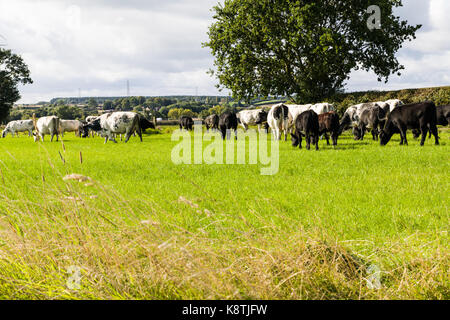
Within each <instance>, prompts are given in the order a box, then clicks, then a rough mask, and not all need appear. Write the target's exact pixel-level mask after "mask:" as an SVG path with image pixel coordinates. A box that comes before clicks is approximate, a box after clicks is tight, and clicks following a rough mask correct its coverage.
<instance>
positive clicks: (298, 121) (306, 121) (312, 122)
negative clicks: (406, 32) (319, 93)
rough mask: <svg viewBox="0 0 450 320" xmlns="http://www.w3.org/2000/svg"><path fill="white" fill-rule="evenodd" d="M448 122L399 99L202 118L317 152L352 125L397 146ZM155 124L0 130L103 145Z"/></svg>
mask: <svg viewBox="0 0 450 320" xmlns="http://www.w3.org/2000/svg"><path fill="white" fill-rule="evenodd" d="M449 122H450V105H446V106H438V107H436V106H435V104H434V103H433V102H422V103H414V104H403V103H402V101H400V100H388V101H384V102H370V103H362V104H358V105H355V106H351V107H349V108H348V109H347V110H346V111H345V113H344V115H343V116H342V118H339V116H338V114H337V113H336V111H335V108H334V106H333V105H332V104H329V103H320V104H314V105H312V104H308V105H290V104H283V103H281V104H277V105H274V106H272V107H271V108H270V109H269V110H266V109H256V110H244V111H240V112H238V113H233V112H225V113H223V114H221V115H220V116H219V115H211V116H209V117H207V118H206V119H205V120H204V121H203V123H204V124H205V126H206V130H207V131H209V130H210V129H212V130H218V131H220V133H221V135H222V138H223V139H225V138H228V139H230V136H231V131H232V130H233V131H234V132H235V136H236V138H237V127H238V125H239V124H240V125H241V126H242V127H243V128H244V130H245V131H247V130H248V128H249V126H251V125H255V126H258V130H261V126H264V128H265V130H266V132H268V130H269V128H270V129H271V131H272V134H273V138H274V139H276V140H281V137H282V134H283V133H284V140H285V141H286V140H287V137H288V133H289V134H290V135H291V140H292V145H293V146H294V147H296V146H299V147H300V148H301V147H302V138H303V137H305V141H306V148H307V149H308V150H309V149H310V145H311V144H312V145H315V148H316V150H318V148H319V146H318V141H319V136H321V135H323V136H325V139H326V141H327V144H328V145H329V144H330V143H329V137H328V135H330V136H331V140H332V143H333V145H334V146H336V145H337V141H338V137H339V135H341V133H342V132H343V131H344V130H347V129H352V132H353V135H354V138H355V140H363V139H364V135H365V133H366V132H367V131H370V132H371V134H372V138H373V139H374V140H378V139H379V140H380V144H381V145H386V144H387V143H388V142H389V141H390V139H391V137H392V136H393V135H394V134H396V133H399V134H400V137H401V142H400V144H408V141H407V138H406V132H407V130H408V129H412V130H413V134H414V137H415V138H418V137H419V136H420V135H422V139H421V143H420V144H421V145H422V146H423V145H424V142H425V139H426V136H427V134H428V133H429V134H430V137H431V135H434V137H435V143H436V144H439V137H438V131H437V125H443V126H447V125H448V124H449ZM179 125H180V129H186V130H192V129H193V126H194V120H193V119H192V118H191V117H187V116H183V117H181V118H180V123H179ZM149 128H153V129H154V128H155V125H154V124H153V123H152V122H151V121H149V120H147V119H145V118H144V117H142V116H141V115H139V114H137V113H134V112H112V113H105V114H103V115H101V116H98V117H95V116H91V117H87V118H86V121H84V122H82V121H78V120H63V119H59V118H58V117H56V116H48V117H42V118H39V119H38V120H35V119H33V120H17V121H11V122H10V123H8V124H7V126H6V128H5V129H4V130H3V132H2V137H3V138H4V137H6V135H7V134H8V133H10V134H11V135H12V136H14V135H15V134H18V133H19V132H28V134H29V136H34V140H35V141H38V140H39V139H42V141H44V137H45V135H50V136H51V141H53V138H54V136H55V135H56V140H57V141H58V137H59V134H61V135H62V136H64V133H65V132H76V134H77V135H78V136H81V137H83V138H86V137H88V136H89V135H90V134H91V135H92V134H93V133H94V132H96V133H97V134H98V135H101V136H102V137H104V138H105V143H106V142H107V141H108V140H110V141H113V142H116V140H115V139H116V136H117V135H120V136H121V137H122V135H123V134H124V135H125V142H128V140H129V139H130V137H131V135H136V134H137V135H138V136H139V138H140V140H141V141H142V132H143V131H145V130H146V129H149Z"/></svg>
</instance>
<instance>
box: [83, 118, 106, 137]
mask: <svg viewBox="0 0 450 320" xmlns="http://www.w3.org/2000/svg"><path fill="white" fill-rule="evenodd" d="M101 129H102V127H101V126H100V119H95V120H94V121H92V122H88V123H85V124H83V126H82V127H81V131H82V134H81V137H82V138H87V137H88V136H89V130H93V131H100V130H101Z"/></svg>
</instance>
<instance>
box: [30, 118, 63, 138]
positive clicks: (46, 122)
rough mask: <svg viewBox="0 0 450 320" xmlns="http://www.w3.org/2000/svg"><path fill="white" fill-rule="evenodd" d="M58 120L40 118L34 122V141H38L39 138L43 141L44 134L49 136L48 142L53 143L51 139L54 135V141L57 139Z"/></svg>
mask: <svg viewBox="0 0 450 320" xmlns="http://www.w3.org/2000/svg"><path fill="white" fill-rule="evenodd" d="M59 121H60V120H59V118H58V117H56V116H49V117H42V118H39V120H38V121H37V122H36V131H37V133H34V141H39V138H41V139H42V141H44V136H45V135H46V134H49V135H51V139H50V141H53V137H54V136H55V135H56V141H58V138H59V130H60V123H59Z"/></svg>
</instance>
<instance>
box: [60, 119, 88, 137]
mask: <svg viewBox="0 0 450 320" xmlns="http://www.w3.org/2000/svg"><path fill="white" fill-rule="evenodd" d="M59 124H60V126H61V132H60V133H61V136H62V137H63V138H64V132H75V135H77V136H78V137H79V136H81V130H82V129H83V122H81V121H78V120H63V119H61V120H59Z"/></svg>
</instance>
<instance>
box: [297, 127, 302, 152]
mask: <svg viewBox="0 0 450 320" xmlns="http://www.w3.org/2000/svg"><path fill="white" fill-rule="evenodd" d="M297 133H298V147H299V148H300V149H301V148H302V133H301V132H300V131H297Z"/></svg>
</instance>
